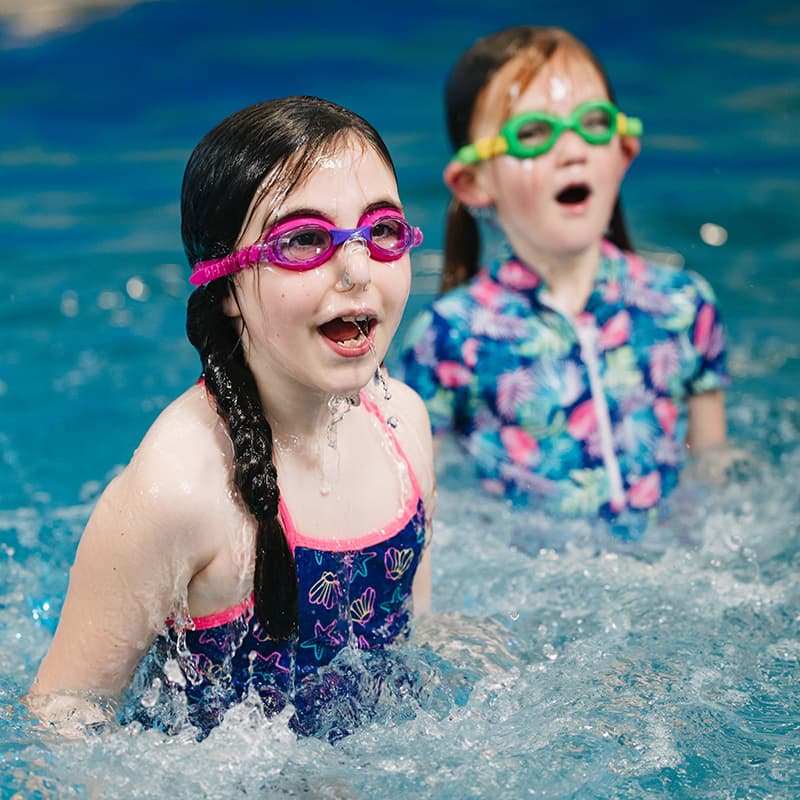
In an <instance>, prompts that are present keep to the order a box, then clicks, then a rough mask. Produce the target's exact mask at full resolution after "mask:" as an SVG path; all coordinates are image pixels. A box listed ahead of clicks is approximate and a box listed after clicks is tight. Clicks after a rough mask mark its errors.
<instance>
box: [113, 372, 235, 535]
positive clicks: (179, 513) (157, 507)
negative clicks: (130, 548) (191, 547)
mask: <svg viewBox="0 0 800 800" xmlns="http://www.w3.org/2000/svg"><path fill="white" fill-rule="evenodd" d="M231 452H232V449H231V445H230V441H229V440H228V438H227V436H226V434H225V430H224V427H223V426H222V425H221V423H220V421H219V418H218V417H217V414H216V412H215V411H214V409H213V408H212V407H211V405H210V403H209V401H208V398H207V395H206V392H205V390H204V389H203V388H202V387H200V386H194V387H192V388H190V389H188V390H187V391H186V392H184V393H183V394H182V395H181V396H180V397H178V398H177V399H176V400H174V401H173V402H172V403H171V404H170V405H169V406H167V408H165V409H164V411H162V412H161V414H160V415H159V416H158V418H157V419H156V420H155V422H154V423H153V425H152V426H151V427H150V429H149V430H148V432H147V434H146V435H145V436H144V438H143V439H142V441H141V443H140V444H139V446H138V447H137V449H136V451H135V452H134V454H133V457H132V458H131V460H130V462H129V463H128V465H127V466H126V467H125V469H124V470H123V471H122V472H121V473H120V474H119V475H118V476H117V477H116V478H115V479H114V480H113V481H112V483H111V484H109V486H108V487H107V489H106V491H105V492H104V494H103V496H102V497H101V501H100V503H99V504H98V505H101V504H104V505H105V506H106V507H109V506H110V510H111V511H112V512H116V513H123V512H125V511H127V513H128V514H135V515H136V518H137V521H138V524H137V526H136V527H137V528H140V529H142V530H147V529H150V530H152V531H154V532H158V531H164V530H168V531H169V532H170V535H171V536H174V537H175V538H176V539H180V537H181V533H182V532H191V533H192V535H193V536H194V537H195V539H196V540H197V539H200V540H201V538H202V531H203V529H204V527H205V525H204V520H206V519H208V518H209V517H210V516H213V515H214V513H215V511H217V510H219V511H222V510H224V509H225V507H226V505H227V504H229V503H230V493H229V491H228V489H229V482H230V478H229V476H230V460H231ZM194 544H195V545H197V544H202V541H195V542H194Z"/></svg>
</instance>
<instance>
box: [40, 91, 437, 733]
mask: <svg viewBox="0 0 800 800" xmlns="http://www.w3.org/2000/svg"><path fill="white" fill-rule="evenodd" d="M181 214H182V236H183V243H184V248H185V250H186V254H187V257H188V260H189V263H190V264H191V265H192V267H193V272H192V276H191V282H192V283H193V284H194V285H195V286H196V287H197V288H196V289H195V291H194V293H193V294H192V296H191V297H190V299H189V305H188V314H187V332H188V336H189V339H190V340H191V342H192V344H193V345H194V346H195V347H196V348H197V350H198V352H199V354H200V359H201V362H202V378H201V380H200V381H199V382H198V383H197V385H195V386H194V387H192V388H190V389H188V390H187V391H186V392H185V393H184V394H183V395H182V396H181V397H179V398H178V399H177V400H175V401H174V402H173V403H172V404H171V405H169V406H168V407H167V408H166V409H165V410H164V411H163V412H162V414H161V415H160V416H159V418H158V419H157V420H156V421H155V423H154V424H153V426H152V427H151V429H150V431H149V432H148V433H147V435H146V436H145V438H144V440H143V441H142V443H141V445H140V446H139V448H138V449H137V450H136V452H135V454H134V456H133V458H132V459H131V462H130V464H129V465H128V466H127V467H126V468H125V469H124V471H123V472H122V473H121V474H120V475H119V476H118V477H116V478H115V479H114V480H113V481H112V482H111V483H110V484H109V486H108V487H107V488H106V490H105V492H104V493H103V495H102V496H101V498H100V500H99V501H98V503H97V506H96V508H95V510H94V512H93V514H92V516H91V518H90V520H89V522H88V525H87V527H86V530H85V532H84V535H83V537H82V539H81V542H80V545H79V547H78V552H77V556H76V560H75V565H74V567H73V569H72V572H71V575H70V585H69V590H68V593H67V597H66V600H65V603H64V608H63V612H62V615H61V618H60V621H59V625H58V629H57V631H56V634H55V637H54V640H53V643H52V646H51V648H50V651H49V653H48V654H47V656H46V657H45V659H44V660H43V662H42V665H41V667H40V670H39V674H38V676H37V679H36V681H35V682H34V685H33V687H32V688H31V691H30V694H29V702H30V705H31V707H32V708H33V710H34V711H35V712H36V713H38V714H39V715H40V717H42V718H46V719H49V720H51V721H54V722H55V723H57V724H58V723H63V722H64V721H65V720H66V719H68V718H69V719H78V720H80V721H81V722H83V723H85V722H87V721H91V720H92V719H93V718H94V716H95V715H98V714H100V710H99V706H98V705H97V703H94V702H92V696H96V695H99V696H101V697H116V696H119V695H120V694H121V693H122V692H123V690H125V689H126V687H130V685H131V682H132V677H133V676H134V673H136V676H135V679H134V680H133V683H134V687H135V688H136V689H138V690H139V694H140V695H141V694H142V692H144V694H146V696H147V701H146V702H144V701H141V702H139V703H138V704H137V701H136V694H137V692H136V691H134V692H133V693H132V695H133V700H129V703H128V708H127V710H126V715H127V716H128V717H130V716H132V717H134V718H137V719H146V720H148V721H150V722H152V723H153V724H158V725H161V726H162V727H166V728H174V727H175V726H176V725H179V724H180V723H181V722H182V721H187V720H188V721H189V722H191V723H192V724H194V725H196V726H198V727H199V728H200V729H201V731H203V732H207V731H208V730H210V729H211V728H212V727H213V726H214V725H216V724H217V723H218V722H219V721H220V720H221V719H222V716H223V715H224V712H225V710H226V709H227V708H228V707H230V706H231V705H232V704H234V703H236V702H238V701H239V700H241V699H242V698H243V697H244V696H245V695H247V694H248V693H250V694H251V695H252V692H256V693H257V695H258V696H259V697H260V698H261V701H262V703H263V705H264V708H265V710H266V711H267V712H268V713H273V712H275V711H278V710H280V709H281V708H282V707H283V706H285V705H286V704H287V702H288V703H293V704H295V705H296V713H295V716H294V719H293V725H294V727H295V729H296V730H298V731H303V732H307V731H312V730H313V720H312V719H311V716H312V710H313V709H317V711H318V709H319V703H318V702H317V697H316V687H317V686H318V684H317V681H318V680H319V674H321V673H319V674H318V671H319V670H320V668H321V667H324V666H326V665H327V664H329V663H330V662H331V660H333V659H334V658H335V657H336V655H337V654H339V653H340V652H341V651H342V650H345V649H348V648H351V649H360V650H364V651H367V650H371V651H379V650H381V649H382V648H384V647H385V646H386V645H389V644H390V643H392V642H394V641H395V640H397V639H398V637H401V636H403V635H404V634H405V633H406V632H407V630H408V626H409V621H410V613H411V610H412V601H413V610H414V611H417V612H418V611H420V610H425V609H426V608H427V606H428V603H429V594H430V566H429V563H428V562H429V555H428V550H427V549H426V547H427V544H428V541H429V535H430V512H431V508H432V496H433V470H432V463H431V462H432V444H431V437H430V424H429V421H428V416H427V412H426V410H425V407H424V405H423V404H422V402H421V400H420V399H419V397H418V396H417V395H416V394H415V393H414V392H413V391H411V390H410V389H409V388H408V387H406V386H405V385H403V384H402V383H400V382H398V381H396V380H393V379H392V378H390V377H389V376H388V375H387V374H386V372H385V370H384V369H383V367H382V359H383V357H384V355H385V354H386V351H387V349H388V347H389V344H390V342H391V339H392V336H393V335H394V333H395V331H396V329H397V327H398V324H399V323H400V319H401V316H402V313H403V309H404V307H405V303H406V300H407V296H408V291H409V286H410V257H409V251H410V249H411V248H412V247H414V246H416V245H418V244H419V243H420V242H421V239H422V235H421V233H420V231H419V229H418V228H415V227H413V226H412V225H410V224H409V223H408V222H406V220H405V218H404V216H403V211H402V205H401V203H400V198H399V195H398V191H397V182H396V176H395V172H394V167H393V165H392V161H391V158H390V156H389V153H388V152H387V149H386V146H385V145H384V143H383V141H382V140H381V138H380V136H379V135H378V133H377V132H376V131H375V130H374V129H373V128H372V126H370V125H369V124H368V123H367V122H366V121H365V120H364V119H362V118H361V117H359V116H357V115H356V114H354V113H352V112H350V111H347V110H346V109H344V108H341V107H339V106H337V105H334V104H333V103H329V102H326V101H324V100H320V99H318V98H313V97H288V98H284V99H280V100H273V101H269V102H265V103H261V104H258V105H254V106H251V107H249V108H245V109H244V110H242V111H239V112H237V113H235V114H233V115H232V116H230V117H228V118H227V119H225V120H224V121H222V122H221V123H220V124H219V125H217V126H216V127H215V128H214V129H213V130H212V131H210V132H209V133H208V134H207V135H206V136H205V137H204V138H203V139H202V141H201V142H200V143H199V144H198V146H197V147H196V148H195V150H194V152H193V153H192V155H191V157H190V159H189V162H188V165H187V167H186V171H185V175H184V181H183V190H182V198H181ZM137 665H138V671H137ZM145 689H146V690H145ZM159 691H160V693H161V696H158V695H159ZM176 691H179V692H180V694H182V695H185V698H186V702H185V703H184V704H180V703H179V704H177V705H176V704H175V703H174V698H175V692H176ZM154 692H155V696H154V694H153V693H154ZM325 692H326V693H327V696H328V699H330V695H331V693H332V692H333V693H334V694H335V691H333V690H332V689H331V686H330V685H327V684H326V685H325ZM160 701H162V702H160ZM165 708H171V709H173V710H174V709H175V708H184V709H185V715H186V717H185V719H183V720H181V719H180V718H178V719H176V718H173V719H171V720H165V719H156V715H157V712H159V713H161V712H163V711H164V709H165ZM76 709H77V710H78V713H77V715H76V714H75V712H76ZM101 716H102V715H101Z"/></svg>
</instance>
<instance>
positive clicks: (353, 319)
mask: <svg viewBox="0 0 800 800" xmlns="http://www.w3.org/2000/svg"><path fill="white" fill-rule="evenodd" d="M367 320H368V317H367V315H366V314H355V315H353V314H351V315H350V316H347V317H342V321H343V322H355V323H359V322H366V321H367Z"/></svg>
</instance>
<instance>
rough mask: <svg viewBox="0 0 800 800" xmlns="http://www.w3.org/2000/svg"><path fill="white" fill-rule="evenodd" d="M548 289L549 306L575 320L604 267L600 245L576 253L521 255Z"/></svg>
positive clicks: (584, 305)
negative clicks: (601, 266)
mask: <svg viewBox="0 0 800 800" xmlns="http://www.w3.org/2000/svg"><path fill="white" fill-rule="evenodd" d="M520 257H521V258H522V259H523V261H524V262H525V263H526V264H529V265H530V266H531V267H533V269H535V270H536V272H538V273H539V275H540V276H541V277H542V279H543V280H544V282H545V284H546V285H547V299H548V304H549V305H550V306H552V307H553V308H555V309H556V310H557V311H560V312H562V313H563V314H566V315H567V316H570V317H574V316H577V315H578V314H580V313H581V311H583V309H584V308H585V307H586V301H587V300H588V299H589V295H590V294H591V293H592V287H593V286H594V279H595V275H596V274H597V268H598V267H599V265H600V243H599V242H598V243H596V244H594V245H592V246H591V247H588V248H586V249H584V250H580V251H578V252H574V253H557V254H553V253H548V254H544V253H536V254H531V257H526V256H525V255H523V254H520Z"/></svg>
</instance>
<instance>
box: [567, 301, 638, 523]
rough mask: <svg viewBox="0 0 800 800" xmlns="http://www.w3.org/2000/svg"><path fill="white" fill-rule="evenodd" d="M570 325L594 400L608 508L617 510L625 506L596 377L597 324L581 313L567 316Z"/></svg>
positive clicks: (603, 395) (605, 405)
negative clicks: (609, 503) (607, 488)
mask: <svg viewBox="0 0 800 800" xmlns="http://www.w3.org/2000/svg"><path fill="white" fill-rule="evenodd" d="M570 322H571V323H572V327H573V328H574V329H575V334H576V335H577V337H578V342H579V344H580V346H581V358H582V359H583V363H584V364H585V365H586V369H587V371H588V373H589V391H590V392H591V394H592V400H594V409H595V413H596V415H597V429H598V432H599V434H600V449H601V452H602V454H603V464H604V465H605V468H606V472H607V474H608V485H609V491H610V494H611V508H612V510H613V511H615V512H618V511H621V510H622V509H623V508H624V507H625V488H624V486H623V484H622V473H621V472H620V468H619V461H618V459H617V454H616V453H615V452H614V439H613V436H612V433H611V414H610V412H609V410H608V402H607V401H606V393H605V391H604V390H603V382H602V380H601V378H600V366H599V361H598V358H597V337H598V331H597V326H596V325H595V324H594V320H593V319H592V318H591V317H587V316H581V317H578V318H577V319H571V320H570Z"/></svg>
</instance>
